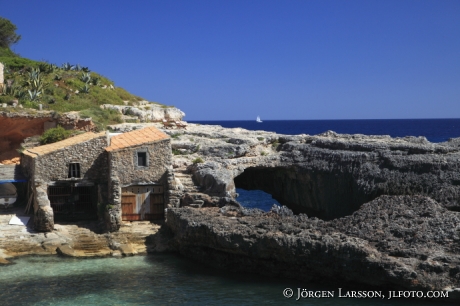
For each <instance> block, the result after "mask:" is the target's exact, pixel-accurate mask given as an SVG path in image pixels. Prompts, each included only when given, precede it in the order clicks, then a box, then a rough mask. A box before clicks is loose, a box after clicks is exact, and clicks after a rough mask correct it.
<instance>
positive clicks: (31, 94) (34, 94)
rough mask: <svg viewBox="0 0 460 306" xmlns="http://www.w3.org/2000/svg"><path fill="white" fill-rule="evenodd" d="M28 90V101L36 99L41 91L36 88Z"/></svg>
mask: <svg viewBox="0 0 460 306" xmlns="http://www.w3.org/2000/svg"><path fill="white" fill-rule="evenodd" d="M28 92H29V97H30V101H38V100H39V99H40V96H41V94H42V92H41V91H38V90H32V91H31V90H28Z"/></svg>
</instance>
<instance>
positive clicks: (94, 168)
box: [21, 135, 109, 232]
mask: <svg viewBox="0 0 460 306" xmlns="http://www.w3.org/2000/svg"><path fill="white" fill-rule="evenodd" d="M106 146H107V137H106V135H103V136H100V137H97V138H93V139H90V140H87V141H83V142H81V143H77V144H73V145H69V146H67V147H63V148H60V149H56V150H55V151H53V152H50V153H46V154H43V155H38V154H33V149H32V150H29V151H27V154H21V167H22V170H23V173H24V174H25V175H26V176H27V177H28V178H29V180H30V182H31V189H32V191H33V193H34V227H35V229H36V230H38V231H44V232H48V231H52V230H53V228H54V213H53V209H52V207H51V203H50V201H49V199H48V195H47V191H48V186H49V185H51V184H53V183H54V182H56V181H61V182H62V181H64V182H65V181H69V182H79V181H82V180H86V181H91V182H92V183H94V184H95V185H96V186H97V188H98V201H99V202H107V201H108V200H107V188H106V187H105V186H106V185H107V181H108V175H109V168H108V161H107V156H108V154H107V152H106V151H105V147H106ZM70 163H79V164H80V177H79V178H68V171H69V164H70Z"/></svg>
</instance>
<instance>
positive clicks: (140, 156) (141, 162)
mask: <svg viewBox="0 0 460 306" xmlns="http://www.w3.org/2000/svg"><path fill="white" fill-rule="evenodd" d="M137 165H138V166H139V167H147V152H137Z"/></svg>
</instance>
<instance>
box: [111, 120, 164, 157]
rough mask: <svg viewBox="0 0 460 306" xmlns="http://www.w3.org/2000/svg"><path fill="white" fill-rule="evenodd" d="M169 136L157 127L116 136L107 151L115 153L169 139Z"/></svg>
mask: <svg viewBox="0 0 460 306" xmlns="http://www.w3.org/2000/svg"><path fill="white" fill-rule="evenodd" d="M168 138H169V136H168V135H166V134H165V133H163V132H161V131H160V130H158V129H157V128H156V127H153V126H151V127H146V128H143V129H142V130H135V131H131V132H127V133H123V134H120V135H115V136H113V137H112V138H111V139H110V146H109V147H107V148H105V150H106V151H115V150H119V149H124V148H128V147H132V146H137V145H141V144H144V143H149V142H154V141H158V140H163V139H168Z"/></svg>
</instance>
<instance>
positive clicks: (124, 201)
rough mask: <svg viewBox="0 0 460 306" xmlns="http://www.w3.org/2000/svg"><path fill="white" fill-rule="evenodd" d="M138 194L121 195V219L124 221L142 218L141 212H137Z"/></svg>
mask: <svg viewBox="0 0 460 306" xmlns="http://www.w3.org/2000/svg"><path fill="white" fill-rule="evenodd" d="M135 207H136V195H135V194H131V193H124V194H122V195H121V219H122V220H123V221H136V220H140V218H139V214H137V213H136V212H135Z"/></svg>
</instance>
